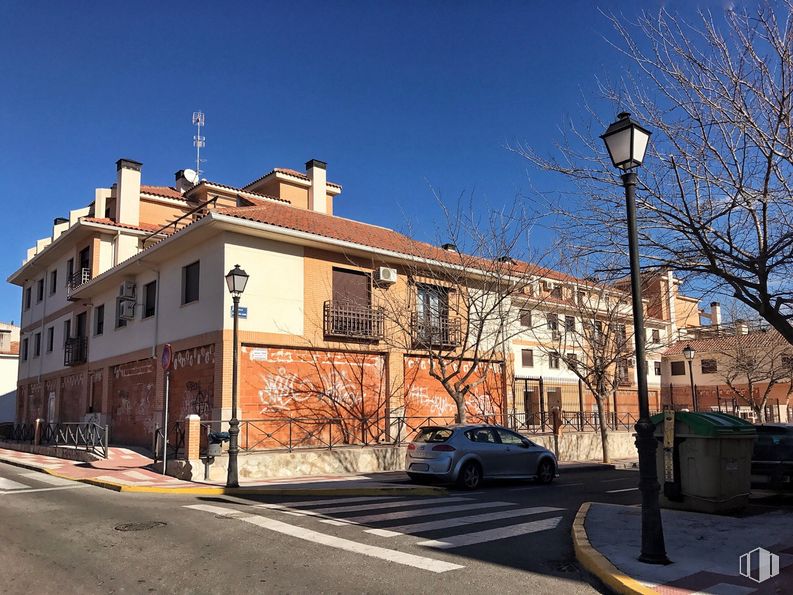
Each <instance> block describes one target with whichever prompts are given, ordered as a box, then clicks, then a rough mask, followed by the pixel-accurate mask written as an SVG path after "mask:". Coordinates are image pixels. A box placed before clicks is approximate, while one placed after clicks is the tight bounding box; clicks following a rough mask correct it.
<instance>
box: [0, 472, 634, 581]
mask: <svg viewBox="0 0 793 595" xmlns="http://www.w3.org/2000/svg"><path fill="white" fill-rule="evenodd" d="M637 480H638V474H637V473H636V472H635V471H631V470H616V471H590V472H578V473H571V474H568V475H566V476H562V477H560V478H559V479H558V480H557V481H555V482H554V483H553V484H551V485H550V486H540V485H535V484H532V483H524V482H517V483H503V484H495V485H488V486H485V488H483V489H481V490H478V491H476V492H460V491H455V490H453V491H450V493H449V495H448V496H446V497H442V498H427V497H390V498H385V497H381V498H373V497H359V498H357V499H356V498H350V497H347V498H345V497H315V498H306V497H291V498H270V497H251V498H239V497H225V496H223V497H198V496H175V495H157V494H134V493H133V494H127V493H116V492H111V491H108V490H103V489H101V488H96V487H93V486H86V485H84V484H75V483H71V482H67V481H65V480H58V479H57V478H53V477H51V476H47V475H43V474H40V473H36V472H31V471H26V470H24V469H20V468H16V467H11V466H8V465H4V464H0V539H2V543H1V544H0V569H2V571H1V572H0V592H2V593H26V592H27V593H76V592H80V593H223V592H256V593H308V592H310V593H400V594H404V593H440V592H443V593H449V592H459V593H485V592H487V593H492V592H497V593H499V594H500V593H555V594H561V593H598V592H604V591H603V588H602V586H600V585H599V584H597V583H596V582H595V581H594V579H592V578H591V577H589V575H588V574H587V573H586V572H585V571H582V570H580V569H579V568H578V567H577V565H576V563H575V559H574V556H573V550H572V544H571V540H570V527H571V524H572V521H573V517H574V516H575V513H576V511H577V510H578V508H579V506H580V504H581V503H582V502H586V501H599V502H614V503H618V504H636V503H638V502H639V492H638V491H637V490H636V489H635V487H636V483H637ZM123 529H127V530H123Z"/></svg>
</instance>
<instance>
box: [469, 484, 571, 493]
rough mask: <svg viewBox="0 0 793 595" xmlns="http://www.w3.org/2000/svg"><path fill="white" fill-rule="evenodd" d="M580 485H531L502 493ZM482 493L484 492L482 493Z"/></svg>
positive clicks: (507, 489) (508, 489)
mask: <svg viewBox="0 0 793 595" xmlns="http://www.w3.org/2000/svg"><path fill="white" fill-rule="evenodd" d="M582 485H584V484H583V482H582V483H552V484H551V485H533V486H526V487H525V488H505V489H504V490H503V491H505V492H523V491H525V490H540V489H542V490H547V489H549V488H550V489H555V488H569V487H572V486H582ZM482 493H484V492H482Z"/></svg>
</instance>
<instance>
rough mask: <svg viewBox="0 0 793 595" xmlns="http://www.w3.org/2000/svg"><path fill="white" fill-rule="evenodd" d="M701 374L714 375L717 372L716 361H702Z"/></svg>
mask: <svg viewBox="0 0 793 595" xmlns="http://www.w3.org/2000/svg"><path fill="white" fill-rule="evenodd" d="M701 365H702V373H703V374H715V373H716V370H717V366H716V360H715V359H703V360H702V364H701Z"/></svg>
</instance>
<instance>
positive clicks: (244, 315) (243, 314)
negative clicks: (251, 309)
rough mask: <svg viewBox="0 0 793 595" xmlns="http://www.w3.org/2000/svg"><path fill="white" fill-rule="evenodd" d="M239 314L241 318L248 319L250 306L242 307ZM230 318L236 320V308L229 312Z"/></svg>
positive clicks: (232, 307)
mask: <svg viewBox="0 0 793 595" xmlns="http://www.w3.org/2000/svg"><path fill="white" fill-rule="evenodd" d="M237 314H238V315H239V317H240V318H248V306H240V307H239V310H238V311H237ZM229 316H231V317H232V318H234V306H231V309H230V310H229Z"/></svg>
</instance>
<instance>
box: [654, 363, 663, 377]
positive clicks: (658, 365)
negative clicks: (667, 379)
mask: <svg viewBox="0 0 793 595" xmlns="http://www.w3.org/2000/svg"><path fill="white" fill-rule="evenodd" d="M653 367H654V368H655V375H656V376H660V375H661V362H653Z"/></svg>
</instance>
